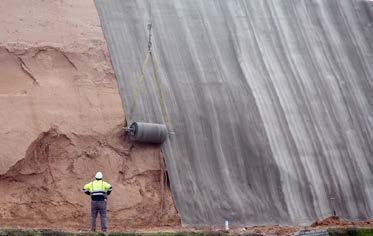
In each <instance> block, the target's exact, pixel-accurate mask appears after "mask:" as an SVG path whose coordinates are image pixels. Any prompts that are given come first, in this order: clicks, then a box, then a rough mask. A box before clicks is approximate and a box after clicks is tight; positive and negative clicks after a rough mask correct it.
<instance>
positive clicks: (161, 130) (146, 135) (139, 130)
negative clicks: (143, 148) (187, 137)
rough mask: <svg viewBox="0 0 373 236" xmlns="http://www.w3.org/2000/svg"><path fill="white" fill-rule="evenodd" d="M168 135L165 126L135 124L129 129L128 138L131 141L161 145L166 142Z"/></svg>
mask: <svg viewBox="0 0 373 236" xmlns="http://www.w3.org/2000/svg"><path fill="white" fill-rule="evenodd" d="M167 134H168V131H167V127H166V125H164V124H154V123H144V122H133V123H131V124H130V126H129V127H128V137H129V139H130V140H131V141H138V142H144V143H159V144H161V143H163V142H164V141H165V140H166V138H167Z"/></svg>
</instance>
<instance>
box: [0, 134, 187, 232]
mask: <svg viewBox="0 0 373 236" xmlns="http://www.w3.org/2000/svg"><path fill="white" fill-rule="evenodd" d="M119 128H120V127H116V129H115V130H119ZM163 166H164V165H163V158H162V157H161V152H160V149H159V147H158V146H154V145H139V144H135V145H134V144H129V143H127V142H126V141H125V139H124V137H122V134H121V133H120V132H111V133H110V134H108V135H80V134H76V133H69V134H67V133H62V132H61V131H60V130H59V129H58V128H57V127H52V128H50V129H49V130H48V131H46V132H43V133H41V134H40V135H39V137H38V138H37V139H36V140H35V141H34V142H32V144H31V145H30V146H29V148H28V149H27V152H26V156H25V158H24V159H22V160H20V161H18V162H17V163H16V164H15V165H14V166H12V167H11V168H10V169H9V170H8V171H7V172H6V173H5V174H4V175H0V192H3V193H6V194H3V196H2V198H1V199H0V217H1V219H2V221H1V225H0V226H1V227H9V226H10V227H17V226H19V227H30V228H63V229H70V230H88V229H89V210H90V209H89V206H90V205H89V203H90V199H89V197H88V196H86V195H85V194H83V193H82V192H81V189H82V186H83V185H84V183H86V182H89V181H91V179H92V178H93V176H94V174H95V172H96V171H102V172H103V174H104V179H105V180H106V181H107V182H109V183H111V184H112V185H113V193H112V195H110V196H109V202H108V217H109V227H110V229H111V230H124V229H128V228H147V227H154V226H176V225H179V224H180V221H179V218H178V215H177V212H176V210H175V208H174V205H173V201H172V196H171V193H170V189H169V187H168V185H167V179H166V178H164V177H166V175H165V171H164V168H163Z"/></svg>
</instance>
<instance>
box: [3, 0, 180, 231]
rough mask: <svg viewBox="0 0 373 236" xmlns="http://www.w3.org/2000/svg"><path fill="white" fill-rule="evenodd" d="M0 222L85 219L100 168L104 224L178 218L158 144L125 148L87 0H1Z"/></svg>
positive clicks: (77, 224)
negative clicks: (105, 191) (105, 196)
mask: <svg viewBox="0 0 373 236" xmlns="http://www.w3.org/2000/svg"><path fill="white" fill-rule="evenodd" d="M0 28H1V29H2V33H1V34H0V107H1V111H0V140H1V141H0V174H1V175H0V176H1V177H0V192H1V193H2V197H1V199H0V205H1V206H0V219H1V221H0V227H18V226H20V227H31V228H35V227H43V228H62V229H71V230H86V229H88V228H89V215H88V213H89V198H88V197H87V196H86V195H84V194H83V193H82V192H81V191H80V189H81V188H82V185H83V184H84V183H86V182H88V181H90V180H91V179H92V177H93V175H94V173H95V172H96V171H98V170H100V171H102V172H103V173H104V175H105V177H106V180H107V181H108V182H110V183H111V184H112V185H113V187H114V191H113V194H112V195H111V196H110V200H109V209H110V210H109V225H110V228H111V229H125V228H128V227H131V228H134V227H135V228H136V227H141V228H146V227H150V226H164V225H175V224H179V220H178V216H177V213H176V210H175V208H174V206H173V202H172V198H171V194H170V191H169V188H168V187H167V185H164V183H165V182H164V179H162V178H163V174H162V173H163V172H162V170H161V169H162V168H161V164H160V163H162V162H160V160H161V159H160V148H159V147H157V146H135V147H132V148H131V145H130V144H128V143H127V142H126V141H125V140H124V139H123V137H122V136H121V135H122V133H121V123H122V122H123V120H124V115H123V110H122V105H121V100H120V96H119V93H118V88H117V84H116V79H115V75H114V72H113V69H112V66H111V63H110V57H109V55H108V50H107V47H106V43H105V40H104V38H103V34H102V30H101V27H100V23H99V19H98V15H97V12H96V9H95V6H94V2H93V1H91V0H80V1H74V0H49V1H45V0H30V1H23V0H4V1H0Z"/></svg>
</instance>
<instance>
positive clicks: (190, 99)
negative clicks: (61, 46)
mask: <svg viewBox="0 0 373 236" xmlns="http://www.w3.org/2000/svg"><path fill="white" fill-rule="evenodd" d="M96 7H97V9H98V12H99V15H100V19H101V24H102V27H103V30H104V34H105V37H106V40H107V42H108V46H109V51H110V54H111V59H112V62H113V65H114V69H115V72H116V76H117V80H118V84H119V88H120V93H121V97H122V101H123V106H124V109H125V112H127V109H129V107H130V106H131V104H133V101H134V99H137V101H136V102H137V106H136V109H135V113H134V114H133V116H132V117H130V119H131V120H134V121H144V122H155V123H157V122H158V123H164V121H165V118H167V119H169V127H170V128H171V129H172V131H174V132H175V134H174V135H171V136H169V138H168V140H167V141H166V143H165V144H164V145H163V150H164V152H165V156H166V164H167V168H168V172H169V176H170V183H171V188H172V192H173V197H174V200H175V204H176V207H177V209H178V211H179V214H180V216H181V219H182V223H183V225H185V226H195V225H215V226H218V225H220V226H222V225H224V220H229V221H230V225H235V226H238V225H250V224H260V225H263V224H300V223H309V222H311V221H313V220H315V219H319V218H323V217H326V216H329V215H331V214H332V212H333V210H335V211H336V213H337V214H338V215H339V216H342V217H346V218H349V219H365V218H370V217H372V216H373V174H372V170H373V158H372V156H373V133H372V130H373V89H372V88H373V81H372V80H373V79H372V78H373V69H372V65H373V50H372V42H373V37H372V35H373V30H372V9H373V6H372V2H364V1H352V0H328V1H316V0H313V1H309V0H307V1H306V0H303V1H290V0H283V1H276V0H272V1H269V0H268V1H264V0H263V1H248V0H247V1H225V0H220V1H219V0H215V1H213V0H204V1H200V0H188V1H181V0H172V1H171V0H154V1H143V0H128V1H120V0H96ZM149 22H151V23H152V25H153V32H152V33H153V35H152V38H153V41H152V43H153V45H152V48H153V53H154V57H155V62H156V67H157V71H158V75H159V79H160V81H161V83H160V87H161V91H162V95H163V97H164V102H165V105H166V108H167V114H163V115H162V112H161V102H162V101H160V99H159V94H158V92H157V84H156V83H155V80H154V78H152V77H153V75H152V73H151V66H150V63H149V65H148V67H147V68H146V71H147V72H146V74H145V84H142V85H139V84H141V82H140V83H139V81H138V77H139V75H140V71H141V65H142V63H143V61H144V58H145V54H146V51H145V50H146V48H147V29H146V26H147V24H148V23H149ZM138 86H142V90H140V91H141V96H139V97H137V96H135V91H136V89H137V88H138ZM165 115H166V116H168V117H164V116H165Z"/></svg>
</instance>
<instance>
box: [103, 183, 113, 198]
mask: <svg viewBox="0 0 373 236" xmlns="http://www.w3.org/2000/svg"><path fill="white" fill-rule="evenodd" d="M105 189H106V194H107V195H110V193H111V191H113V187H111V185H110V184H109V183H106V182H105Z"/></svg>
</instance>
